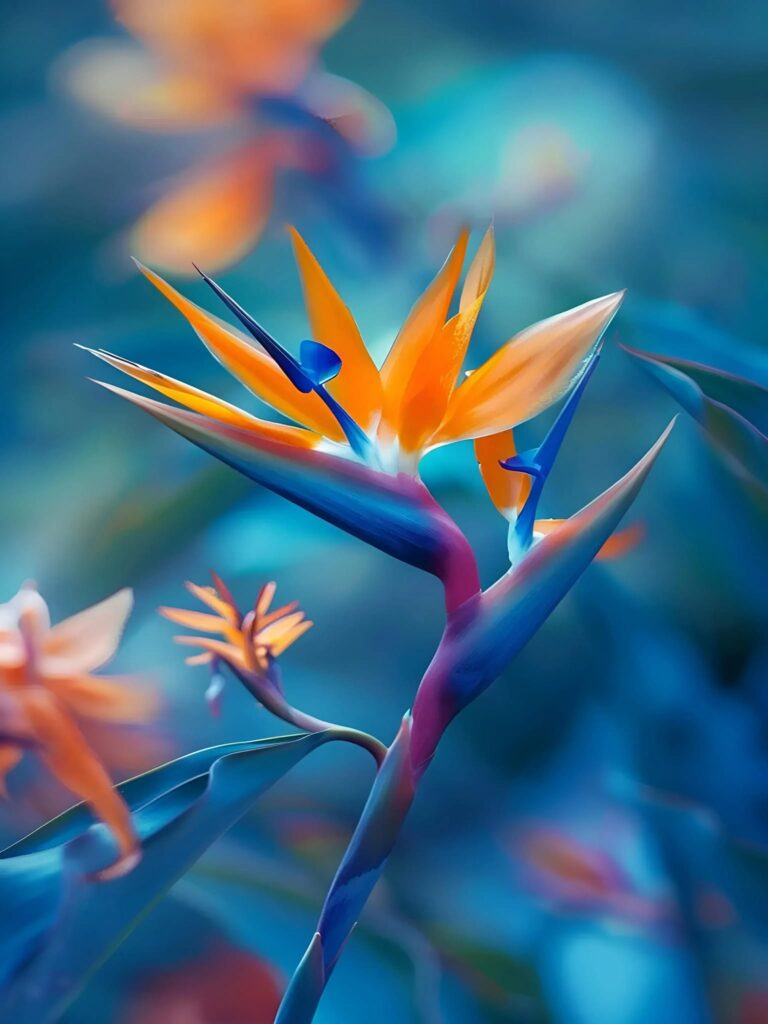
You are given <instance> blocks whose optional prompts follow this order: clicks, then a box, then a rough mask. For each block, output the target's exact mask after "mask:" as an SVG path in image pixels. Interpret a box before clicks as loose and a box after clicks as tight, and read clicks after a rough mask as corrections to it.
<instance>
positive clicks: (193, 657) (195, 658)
mask: <svg viewBox="0 0 768 1024" xmlns="http://www.w3.org/2000/svg"><path fill="white" fill-rule="evenodd" d="M212 661H213V655H212V654H211V653H210V651H203V653H202V654H190V656H189V657H188V658H185V659H184V664H185V665H210V663H211V662H212Z"/></svg>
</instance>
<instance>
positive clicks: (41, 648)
mask: <svg viewBox="0 0 768 1024" xmlns="http://www.w3.org/2000/svg"><path fill="white" fill-rule="evenodd" d="M132 603H133V597H132V593H131V591H130V590H121V591H118V593H116V594H113V595H112V597H110V598H107V600H105V601H102V602H100V603H99V604H95V605H93V606H92V607H90V608H86V609H85V610H84V611H82V612H79V613H78V614H77V615H73V616H71V617H70V618H68V619H64V620H63V621H62V622H59V623H57V624H56V625H55V626H51V620H50V615H49V612H48V606H47V605H46V603H45V601H44V600H43V598H42V597H41V595H40V594H39V593H38V591H37V589H36V588H35V586H34V584H31V583H25V584H24V585H23V586H22V587H21V589H20V590H19V592H18V593H17V594H16V595H15V596H14V597H13V598H12V599H11V600H10V601H8V602H7V603H6V604H2V605H0V724H1V728H0V787H2V788H3V790H4V787H5V776H6V775H7V773H8V772H9V771H10V770H11V769H12V768H13V767H14V766H15V765H16V764H17V763H18V761H19V760H20V759H21V757H22V754H23V752H24V749H25V748H31V749H32V750H34V751H35V753H36V754H38V756H39V757H40V758H41V759H42V761H43V762H44V764H45V765H46V766H47V767H48V768H49V769H50V771H51V772H52V774H53V775H54V776H55V777H56V778H57V779H58V780H59V781H60V782H61V783H62V784H63V785H64V786H65V787H66V788H67V789H68V790H70V792H72V793H74V794H75V795H76V796H78V797H80V798H81V799H82V800H84V801H86V803H88V804H89V805H90V807H91V808H92V810H93V812H94V814H95V815H96V816H97V817H99V818H101V820H102V821H103V822H104V823H105V824H106V825H107V826H108V828H109V829H110V830H111V832H112V834H113V836H114V838H115V841H116V843H117V846H118V849H119V851H120V857H119V859H118V860H117V862H116V863H115V864H113V865H111V866H110V867H108V868H106V869H105V870H104V871H102V872H100V874H99V877H101V878H110V877H115V876H116V875H118V874H122V873H123V872H125V871H127V870H128V869H129V868H130V867H132V866H133V865H134V864H135V863H136V861H137V860H138V857H139V844H138V840H137V838H136V835H135V833H134V830H133V825H132V823H131V816H130V812H129V811H128V808H127V807H126V806H125V804H124V803H123V800H122V798H121V797H120V795H119V793H118V792H117V791H116V790H115V788H114V787H113V785H112V781H111V779H110V777H109V774H108V772H107V770H106V768H105V767H104V765H103V764H102V763H101V761H100V760H99V758H98V756H97V755H96V754H95V752H94V751H93V750H92V749H91V747H90V746H89V744H88V742H87V741H86V739H85V736H84V735H83V733H82V731H81V729H80V728H79V726H78V722H77V719H78V718H83V719H86V720H87V719H92V720H96V721H101V722H111V723H117V722H120V723H129V722H141V721H145V720H146V719H147V718H149V717H150V716H151V715H152V713H153V711H154V709H155V698H154V695H153V694H152V693H151V692H150V691H149V690H147V689H145V688H139V687H136V685H135V680H133V679H120V678H118V677H105V676H101V677H98V676H94V675H93V673H94V672H95V671H96V670H97V669H99V668H101V667H102V666H103V665H104V664H105V663H106V662H107V661H109V660H110V658H111V657H112V656H113V655H114V653H115V651H116V650H117V646H118V644H119V641H120V636H121V634H122V631H123V627H124V625H125V621H126V619H127V618H128V615H129V613H130V611H131V607H132ZM121 684H123V685H121Z"/></svg>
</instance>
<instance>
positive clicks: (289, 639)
mask: <svg viewBox="0 0 768 1024" xmlns="http://www.w3.org/2000/svg"><path fill="white" fill-rule="evenodd" d="M313 625H314V623H313V622H310V620H309V619H304V621H303V622H299V623H297V624H296V625H295V626H293V628H292V629H289V630H287V631H286V632H285V633H283V635H282V636H281V637H279V638H278V639H277V640H275V641H274V642H272V643H271V644H270V650H271V651H272V654H273V656H274V657H275V658H278V657H279V656H280V655H281V654H282V653H283V651H284V650H286V648H288V647H290V646H291V644H293V643H295V642H296V641H297V640H298V639H299V637H300V636H303V635H304V634H305V633H306V632H307V630H308V629H311V628H312V626H313Z"/></svg>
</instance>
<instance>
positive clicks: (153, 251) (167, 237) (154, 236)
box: [131, 146, 276, 275]
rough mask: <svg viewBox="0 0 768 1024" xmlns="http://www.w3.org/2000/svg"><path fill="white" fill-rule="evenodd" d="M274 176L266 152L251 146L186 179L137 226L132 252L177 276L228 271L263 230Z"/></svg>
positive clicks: (195, 172) (246, 251)
mask: <svg viewBox="0 0 768 1024" xmlns="http://www.w3.org/2000/svg"><path fill="white" fill-rule="evenodd" d="M257 153H258V157H257ZM275 173H276V164H275V160H274V159H272V158H270V156H269V152H268V150H265V151H264V152H263V153H262V152H261V150H259V148H258V147H251V146H249V147H244V148H243V149H240V150H238V151H236V152H234V153H231V154H229V155H227V156H226V157H224V158H219V159H217V160H215V161H212V162H211V163H209V164H207V165H206V166H204V167H202V168H195V169H194V170H192V171H191V172H188V173H186V174H184V175H182V176H181V177H180V178H178V179H177V181H176V182H175V183H174V185H173V186H172V187H171V189H170V190H169V191H168V192H166V194H165V195H164V196H162V197H161V198H160V199H158V200H157V202H156V203H154V205H152V206H151V207H150V208H149V209H148V210H147V211H146V213H144V214H143V215H142V216H141V217H140V218H139V220H138V221H137V222H136V224H135V225H134V227H133V230H132V231H131V247H132V250H133V251H134V252H136V253H138V255H139V257H140V258H141V259H145V260H149V261H150V262H152V263H155V264H158V265H159V266H161V267H164V268H165V269H166V270H169V271H171V272H172V273H175V274H187V275H190V274H194V273H195V270H194V267H193V266H192V264H193V262H198V263H200V264H201V265H202V266H205V267H206V268H208V270H210V271H211V272H213V271H215V270H220V269H222V268H224V267H228V266H230V265H231V264H232V263H235V262H237V261H238V260H240V259H242V258H243V256H245V255H246V254H247V253H248V252H250V250H251V249H252V248H253V247H254V245H255V244H256V242H257V241H258V239H259V236H260V235H261V233H262V231H263V230H264V226H265V224H266V222H267V220H268V218H269V215H270V212H271V209H272V201H273V193H274V179H275Z"/></svg>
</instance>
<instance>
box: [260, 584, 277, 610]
mask: <svg viewBox="0 0 768 1024" xmlns="http://www.w3.org/2000/svg"><path fill="white" fill-rule="evenodd" d="M276 590H277V584H276V583H275V581H274V580H270V581H269V583H265V584H264V586H263V587H262V588H261V590H260V591H259V596H258V597H257V598H256V605H255V610H256V616H257V618H258V619H261V617H262V615H264V613H265V612H266V610H267V608H269V606H270V605H271V604H272V599H273V598H274V596H275V591H276Z"/></svg>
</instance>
